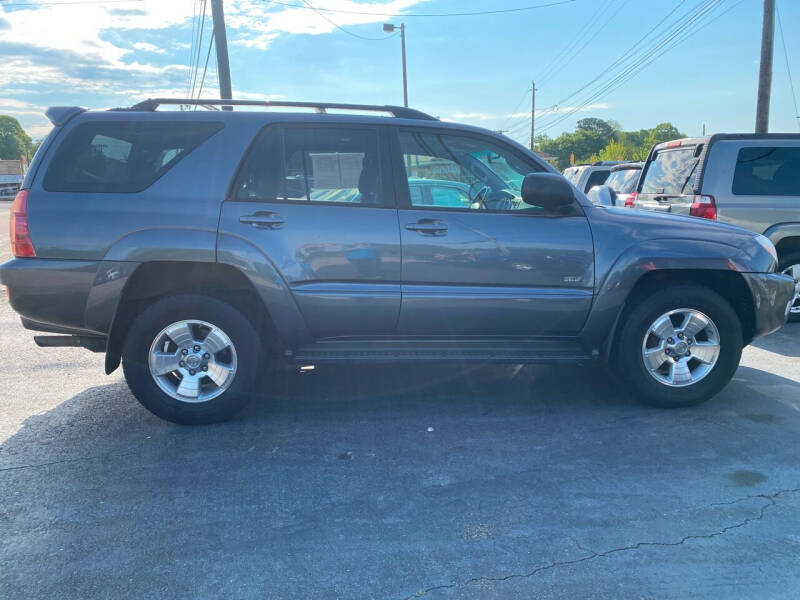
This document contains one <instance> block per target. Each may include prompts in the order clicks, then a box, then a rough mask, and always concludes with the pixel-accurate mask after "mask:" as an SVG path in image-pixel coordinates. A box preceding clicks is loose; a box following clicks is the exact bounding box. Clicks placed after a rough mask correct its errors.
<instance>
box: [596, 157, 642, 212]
mask: <svg viewBox="0 0 800 600" xmlns="http://www.w3.org/2000/svg"><path fill="white" fill-rule="evenodd" d="M643 166H644V163H643V162H628V163H622V164H619V165H614V166H613V167H611V173H609V175H608V179H606V180H605V182H604V183H603V185H607V186H608V187H610V188H611V189H612V190H614V191H615V192H616V199H615V200H616V204H615V205H616V206H625V203H626V202H627V201H628V199H629V198H630V197H631V196H632V195H633V193H634V192H635V191H636V184H637V183H638V182H639V175H640V174H641V172H642V167H643Z"/></svg>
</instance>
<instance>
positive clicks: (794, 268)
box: [778, 252, 800, 323]
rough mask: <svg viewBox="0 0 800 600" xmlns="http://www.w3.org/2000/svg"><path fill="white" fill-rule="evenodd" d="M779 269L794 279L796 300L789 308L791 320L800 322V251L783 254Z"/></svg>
mask: <svg viewBox="0 0 800 600" xmlns="http://www.w3.org/2000/svg"><path fill="white" fill-rule="evenodd" d="M778 270H779V271H780V272H781V273H783V274H784V275H788V276H789V277H791V278H793V279H794V302H793V303H792V307H791V308H790V309H789V322H791V323H797V322H800V252H794V253H792V254H788V255H787V256H782V257H781V264H780V266H779V267H778Z"/></svg>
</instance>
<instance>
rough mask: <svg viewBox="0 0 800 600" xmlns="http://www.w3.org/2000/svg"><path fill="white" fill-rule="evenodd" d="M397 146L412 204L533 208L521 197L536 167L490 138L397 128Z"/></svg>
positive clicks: (427, 206) (479, 207)
mask: <svg viewBox="0 0 800 600" xmlns="http://www.w3.org/2000/svg"><path fill="white" fill-rule="evenodd" d="M400 148H401V150H402V153H403V165H404V167H405V170H406V177H407V178H408V186H409V190H410V193H409V195H410V198H411V205H412V206H414V207H420V208H423V207H424V208H447V209H461V210H491V211H514V210H537V209H535V208H534V207H531V206H529V205H527V204H525V203H524V202H523V201H522V198H521V197H520V189H521V188H522V180H523V179H524V178H525V175H527V174H528V173H530V172H532V171H535V170H537V169H536V167H535V166H534V165H532V164H529V163H527V162H526V161H524V160H522V159H521V158H520V157H518V156H517V155H516V154H513V153H512V152H510V151H508V150H506V149H504V148H501V147H499V146H496V145H494V144H493V143H491V142H490V141H488V140H483V139H481V138H477V137H475V138H473V137H466V136H460V135H450V134H440V133H428V132H421V131H401V132H400Z"/></svg>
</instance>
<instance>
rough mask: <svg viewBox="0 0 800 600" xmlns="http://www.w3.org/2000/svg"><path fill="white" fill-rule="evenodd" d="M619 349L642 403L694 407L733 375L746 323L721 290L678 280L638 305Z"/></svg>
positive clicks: (622, 369) (622, 364)
mask: <svg viewBox="0 0 800 600" xmlns="http://www.w3.org/2000/svg"><path fill="white" fill-rule="evenodd" d="M617 354H618V358H619V362H618V366H619V367H620V373H621V375H622V377H623V378H624V379H625V380H626V381H627V382H628V384H629V385H630V386H631V388H632V389H633V391H634V393H635V394H636V396H637V397H638V398H639V399H640V400H641V401H642V402H644V403H646V404H650V405H653V406H661V407H679V406H691V405H693V404H699V403H700V402H704V401H706V400H708V399H709V398H711V397H712V396H714V395H715V394H716V393H717V392H719V391H720V390H721V389H722V388H723V387H725V385H726V384H727V383H728V382H729V381H730V379H731V377H733V374H734V372H735V371H736V368H737V367H738V366H739V359H740V358H741V354H742V328H741V324H740V322H739V318H738V316H737V315H736V312H735V311H734V310H733V308H731V306H730V305H729V304H728V303H727V302H726V301H725V299H724V298H722V297H721V296H720V295H719V294H717V293H715V292H713V291H711V290H709V289H707V288H704V287H702V286H697V285H679V286H675V287H673V288H668V289H666V290H664V291H659V292H653V293H652V294H650V295H649V296H647V297H644V298H642V299H641V300H640V301H639V302H638V304H637V305H636V306H634V307H633V309H632V310H631V312H630V313H629V314H628V316H627V318H626V319H625V323H624V325H623V328H622V332H621V335H620V340H619V344H618V346H617ZM612 358H613V355H612Z"/></svg>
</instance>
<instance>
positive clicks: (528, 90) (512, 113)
mask: <svg viewBox="0 0 800 600" xmlns="http://www.w3.org/2000/svg"><path fill="white" fill-rule="evenodd" d="M530 93H531V88H527V89H526V90H525V93H524V94H522V98H520V99H519V102H517V105H516V106H515V107H514V110H512V111H511V113H510V114H509V117H508V119H506V122H505V123H503V124H502V125H501V126H500V129H505V128H506V127H507V126H508V125H509V123H511V121H513V120H514V119H515V118H526V117H514V116H513V115H514V114H515V113H516V112H517V111H518V110H519V107H520V106H522V103H523V102H525V98H527V97H528V94H530Z"/></svg>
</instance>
